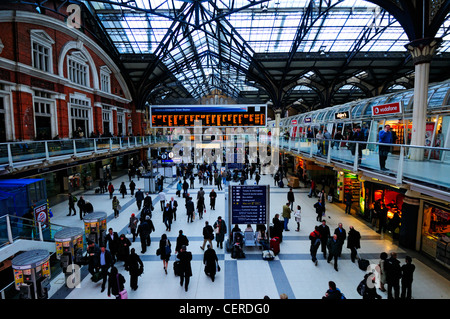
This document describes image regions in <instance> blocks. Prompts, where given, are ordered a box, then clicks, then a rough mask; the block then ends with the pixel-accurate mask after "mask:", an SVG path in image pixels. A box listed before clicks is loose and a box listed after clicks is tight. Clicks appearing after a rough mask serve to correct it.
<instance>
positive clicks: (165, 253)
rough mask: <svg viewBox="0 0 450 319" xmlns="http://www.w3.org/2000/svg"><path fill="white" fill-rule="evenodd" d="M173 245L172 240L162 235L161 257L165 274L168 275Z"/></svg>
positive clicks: (160, 244)
mask: <svg viewBox="0 0 450 319" xmlns="http://www.w3.org/2000/svg"><path fill="white" fill-rule="evenodd" d="M171 247H172V244H171V243H170V240H169V239H168V238H167V235H166V234H162V235H161V240H160V241H159V249H158V251H159V255H160V258H161V260H162V261H163V266H164V272H165V273H166V275H167V267H168V265H169V259H170V255H171V253H172V248H171Z"/></svg>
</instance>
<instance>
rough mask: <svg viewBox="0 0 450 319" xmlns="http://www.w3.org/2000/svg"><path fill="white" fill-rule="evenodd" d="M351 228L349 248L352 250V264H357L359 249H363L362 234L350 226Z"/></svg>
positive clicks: (348, 239) (348, 240) (348, 238)
mask: <svg viewBox="0 0 450 319" xmlns="http://www.w3.org/2000/svg"><path fill="white" fill-rule="evenodd" d="M349 228H350V230H349V231H348V237H347V248H348V249H350V250H351V253H350V258H351V259H352V262H355V259H356V255H357V254H358V252H357V249H359V248H361V244H360V240H361V234H360V233H359V231H357V230H356V229H355V228H353V226H350V227H349Z"/></svg>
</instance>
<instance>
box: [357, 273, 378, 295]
mask: <svg viewBox="0 0 450 319" xmlns="http://www.w3.org/2000/svg"><path fill="white" fill-rule="evenodd" d="M356 291H357V292H358V294H359V295H360V296H362V299H365V300H373V299H381V296H380V295H379V294H378V293H377V288H376V287H375V276H374V274H373V273H372V272H371V273H368V274H365V275H364V279H363V280H361V282H360V283H359V285H358V287H357V288H356Z"/></svg>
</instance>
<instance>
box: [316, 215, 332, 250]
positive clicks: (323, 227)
mask: <svg viewBox="0 0 450 319" xmlns="http://www.w3.org/2000/svg"><path fill="white" fill-rule="evenodd" d="M319 233H320V244H321V245H320V246H321V248H322V254H323V258H325V259H327V243H328V239H329V238H330V237H331V233H330V227H328V225H327V221H326V220H322V224H320V226H319Z"/></svg>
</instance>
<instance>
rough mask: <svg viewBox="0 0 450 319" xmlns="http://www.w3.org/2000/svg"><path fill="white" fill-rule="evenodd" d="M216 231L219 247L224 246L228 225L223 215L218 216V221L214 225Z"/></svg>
mask: <svg viewBox="0 0 450 319" xmlns="http://www.w3.org/2000/svg"><path fill="white" fill-rule="evenodd" d="M213 228H214V232H215V234H216V242H217V248H219V246H220V248H221V249H222V248H223V241H224V239H225V234H226V233H227V226H226V223H225V221H224V220H223V219H222V217H221V216H219V217H217V221H216V222H215V223H214V225H213Z"/></svg>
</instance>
